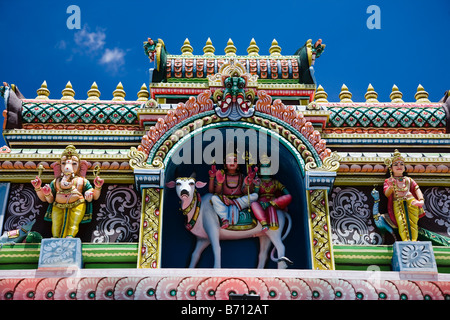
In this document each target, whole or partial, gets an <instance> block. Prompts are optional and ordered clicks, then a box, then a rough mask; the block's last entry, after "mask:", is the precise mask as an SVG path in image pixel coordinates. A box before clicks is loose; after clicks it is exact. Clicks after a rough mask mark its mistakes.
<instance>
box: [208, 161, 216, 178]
mask: <svg viewBox="0 0 450 320" xmlns="http://www.w3.org/2000/svg"><path fill="white" fill-rule="evenodd" d="M216 172H217V169H216V165H215V164H213V165H212V166H211V170H209V171H208V173H209V177H210V178H214V177H215V176H216Z"/></svg>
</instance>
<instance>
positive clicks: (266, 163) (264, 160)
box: [259, 153, 270, 165]
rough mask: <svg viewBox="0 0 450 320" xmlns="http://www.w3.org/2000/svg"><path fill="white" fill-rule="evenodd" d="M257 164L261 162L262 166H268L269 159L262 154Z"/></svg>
mask: <svg viewBox="0 0 450 320" xmlns="http://www.w3.org/2000/svg"><path fill="white" fill-rule="evenodd" d="M259 162H261V164H262V165H269V164H270V158H269V157H268V156H267V154H265V153H264V154H263V155H262V156H261V159H260V160H259Z"/></svg>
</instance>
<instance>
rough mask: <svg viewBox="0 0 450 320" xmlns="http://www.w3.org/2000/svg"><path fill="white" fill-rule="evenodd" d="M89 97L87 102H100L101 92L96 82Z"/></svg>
mask: <svg viewBox="0 0 450 320" xmlns="http://www.w3.org/2000/svg"><path fill="white" fill-rule="evenodd" d="M87 95H88V97H87V100H100V91H99V90H98V86H97V83H96V82H95V81H94V82H93V83H92V85H91V88H90V89H89V91H88V92H87Z"/></svg>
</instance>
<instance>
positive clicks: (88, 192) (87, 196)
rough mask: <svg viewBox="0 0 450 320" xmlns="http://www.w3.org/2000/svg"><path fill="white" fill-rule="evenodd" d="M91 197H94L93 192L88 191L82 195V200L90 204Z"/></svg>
mask: <svg viewBox="0 0 450 320" xmlns="http://www.w3.org/2000/svg"><path fill="white" fill-rule="evenodd" d="M93 197H94V192H93V191H89V190H88V191H86V192H85V193H84V198H85V199H86V201H87V202H91V201H92V199H93Z"/></svg>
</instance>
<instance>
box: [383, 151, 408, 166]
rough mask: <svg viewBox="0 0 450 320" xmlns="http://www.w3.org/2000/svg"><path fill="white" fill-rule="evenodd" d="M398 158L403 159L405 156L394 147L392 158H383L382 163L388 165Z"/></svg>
mask: <svg viewBox="0 0 450 320" xmlns="http://www.w3.org/2000/svg"><path fill="white" fill-rule="evenodd" d="M398 160H401V161H405V158H403V157H402V154H401V153H400V152H399V151H398V150H397V149H395V150H394V155H393V156H392V158H387V159H386V160H384V164H385V165H387V166H388V167H390V166H391V165H392V164H393V163H394V162H395V161H398Z"/></svg>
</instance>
